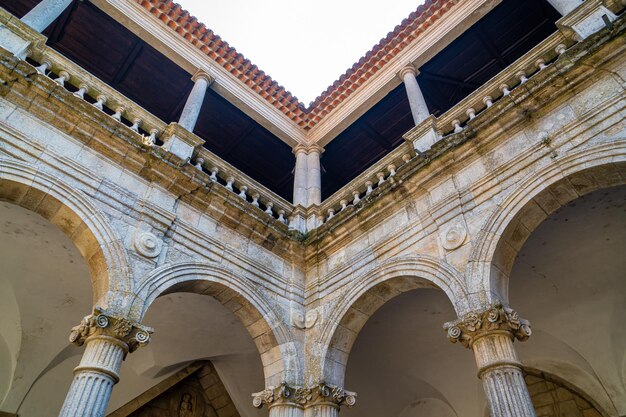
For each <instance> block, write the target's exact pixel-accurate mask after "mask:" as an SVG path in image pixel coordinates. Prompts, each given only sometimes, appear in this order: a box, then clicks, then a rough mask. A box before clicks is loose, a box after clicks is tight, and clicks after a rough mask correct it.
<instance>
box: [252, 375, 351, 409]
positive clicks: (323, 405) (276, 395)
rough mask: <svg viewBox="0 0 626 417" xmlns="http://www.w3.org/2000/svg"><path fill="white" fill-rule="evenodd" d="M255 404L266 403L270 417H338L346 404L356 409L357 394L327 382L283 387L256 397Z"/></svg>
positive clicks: (285, 385) (253, 400)
mask: <svg viewBox="0 0 626 417" xmlns="http://www.w3.org/2000/svg"><path fill="white" fill-rule="evenodd" d="M252 398H253V399H252V404H253V405H254V406H255V407H257V408H261V407H262V406H263V404H266V405H267V407H268V408H269V410H270V417H337V416H338V415H339V408H340V407H341V406H342V405H346V406H348V407H352V406H353V405H354V404H355V403H356V393H354V392H351V391H346V390H344V389H343V388H340V387H336V386H330V385H326V384H324V383H321V384H318V385H316V386H313V387H290V386H289V385H287V384H281V385H280V386H278V387H269V388H267V389H265V390H263V391H261V392H257V393H255V394H252Z"/></svg>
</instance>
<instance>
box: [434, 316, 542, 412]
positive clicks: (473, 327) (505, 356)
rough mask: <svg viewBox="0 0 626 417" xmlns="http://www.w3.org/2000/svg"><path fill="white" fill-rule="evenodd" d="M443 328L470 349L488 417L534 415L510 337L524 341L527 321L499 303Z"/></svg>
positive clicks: (528, 332) (450, 337)
mask: <svg viewBox="0 0 626 417" xmlns="http://www.w3.org/2000/svg"><path fill="white" fill-rule="evenodd" d="M444 329H445V330H446V331H447V333H448V339H450V341H451V342H453V343H456V342H460V343H461V344H462V345H463V346H465V347H467V348H471V349H472V350H473V351H474V356H475V357H476V364H477V365H478V377H479V378H480V379H481V380H482V382H483V387H484V389H485V394H486V396H487V404H488V405H489V411H490V415H491V417H536V416H535V409H534V408H533V404H532V401H531V399H530V394H529V393H528V388H527V387H526V383H525V382H524V374H523V372H522V364H521V362H520V360H519V358H518V356H517V352H516V351H515V347H514V346H513V340H515V339H517V340H520V341H524V340H527V339H528V338H529V337H530V335H531V333H532V332H531V328H530V323H529V322H528V320H524V319H522V318H520V317H519V315H518V314H517V312H516V311H515V310H513V309H511V308H509V307H504V306H502V304H494V305H491V306H489V307H488V308H487V309H486V310H483V311H476V312H471V313H467V314H465V315H464V316H463V318H460V319H458V320H456V321H454V322H450V323H446V324H445V325H444Z"/></svg>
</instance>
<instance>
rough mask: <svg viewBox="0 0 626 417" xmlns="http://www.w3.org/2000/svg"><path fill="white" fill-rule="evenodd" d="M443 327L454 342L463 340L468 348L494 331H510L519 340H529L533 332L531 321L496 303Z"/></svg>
mask: <svg viewBox="0 0 626 417" xmlns="http://www.w3.org/2000/svg"><path fill="white" fill-rule="evenodd" d="M443 327H444V330H445V331H446V332H447V333H448V339H449V340H450V341H451V342H452V343H456V342H461V343H462V344H463V346H465V347H467V348H471V347H472V344H473V343H474V342H475V341H476V340H478V339H480V338H481V337H483V336H485V335H487V334H492V333H494V332H498V333H508V334H510V335H511V337H512V338H515V339H517V340H519V341H525V340H527V339H528V338H529V337H530V335H531V334H532V331H531V328H530V322H529V321H528V320H525V319H522V318H520V316H519V314H517V312H516V311H515V310H513V309H511V308H509V307H504V306H502V304H494V305H492V306H491V307H489V308H488V309H487V310H485V311H482V312H472V313H468V314H466V315H465V316H463V318H461V319H459V320H456V321H451V322H448V323H446V324H444V326H443Z"/></svg>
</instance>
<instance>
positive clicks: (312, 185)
mask: <svg viewBox="0 0 626 417" xmlns="http://www.w3.org/2000/svg"><path fill="white" fill-rule="evenodd" d="M322 152H324V148H322V147H321V146H318V145H313V146H311V147H309V149H308V153H307V157H306V160H307V178H306V183H307V205H308V206H311V205H313V204H316V205H319V204H320V203H321V202H322V169H321V166H320V158H321V156H322Z"/></svg>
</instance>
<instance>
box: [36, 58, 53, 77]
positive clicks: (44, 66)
mask: <svg viewBox="0 0 626 417" xmlns="http://www.w3.org/2000/svg"><path fill="white" fill-rule="evenodd" d="M50 68H52V63H51V62H50V61H47V60H45V61H43V62H42V63H41V65H39V66H38V67H35V70H37V72H38V73H40V74H42V75H46V71H48V70H49V69H50Z"/></svg>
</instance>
